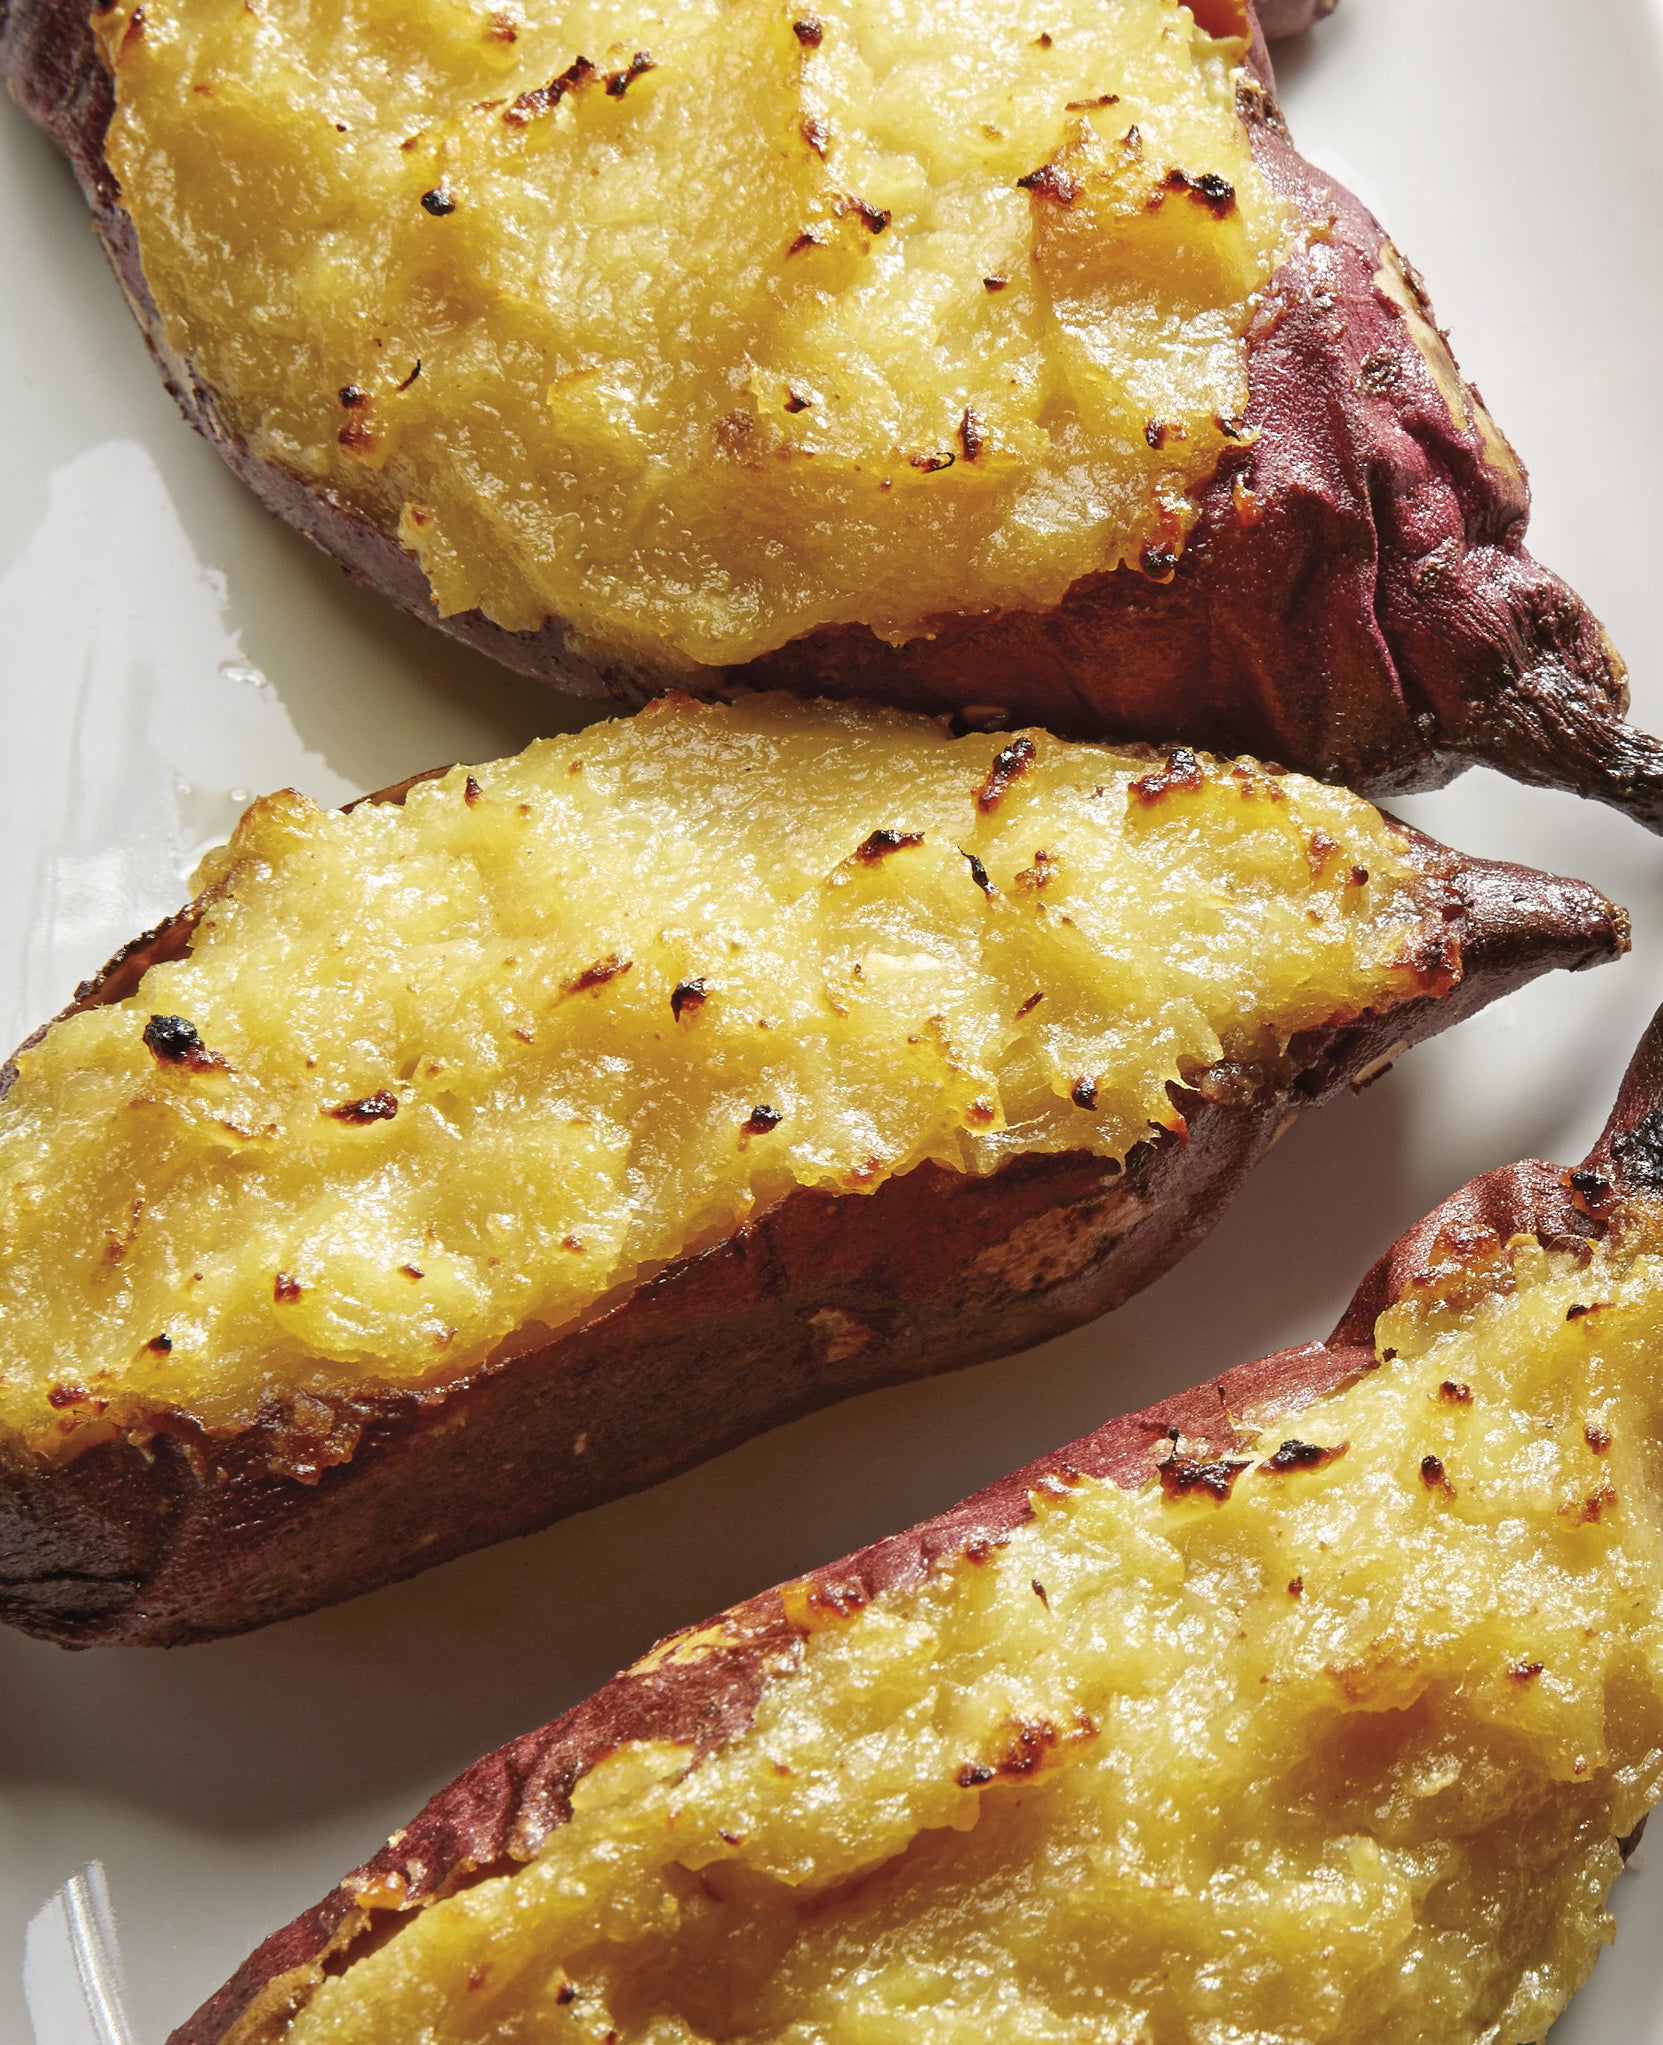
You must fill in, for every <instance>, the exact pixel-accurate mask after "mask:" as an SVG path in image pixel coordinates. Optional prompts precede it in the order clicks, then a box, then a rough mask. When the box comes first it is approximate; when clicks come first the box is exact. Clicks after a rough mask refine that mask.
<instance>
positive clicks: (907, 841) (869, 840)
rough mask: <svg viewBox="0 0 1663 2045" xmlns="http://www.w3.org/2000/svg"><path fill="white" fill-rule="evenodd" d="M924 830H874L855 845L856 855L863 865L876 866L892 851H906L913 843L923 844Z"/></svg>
mask: <svg viewBox="0 0 1663 2045" xmlns="http://www.w3.org/2000/svg"><path fill="white" fill-rule="evenodd" d="M923 842H924V833H923V832H922V831H891V830H881V831H873V832H872V833H871V834H870V836H868V837H866V838H863V839H862V840H861V842H860V843H859V844H858V845H857V846H856V847H855V852H854V856H855V858H856V859H858V860H859V861H860V863H861V865H862V866H876V865H877V863H878V861H879V860H880V859H887V858H888V857H889V855H890V853H892V852H904V851H906V850H907V848H908V847H909V846H911V845H922V844H923Z"/></svg>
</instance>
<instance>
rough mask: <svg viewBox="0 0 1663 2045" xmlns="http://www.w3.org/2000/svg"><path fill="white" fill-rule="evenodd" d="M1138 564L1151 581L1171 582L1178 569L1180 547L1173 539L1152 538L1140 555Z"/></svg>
mask: <svg viewBox="0 0 1663 2045" xmlns="http://www.w3.org/2000/svg"><path fill="white" fill-rule="evenodd" d="M1138 566H1139V567H1140V568H1141V569H1142V570H1143V572H1144V574H1145V575H1147V576H1148V577H1149V579H1150V581H1151V582H1170V581H1171V580H1172V578H1173V576H1174V575H1175V574H1176V573H1177V570H1178V549H1177V547H1176V546H1174V544H1173V543H1172V541H1171V540H1151V541H1150V542H1149V544H1148V546H1146V547H1145V548H1144V550H1143V552H1142V553H1141V554H1140V555H1139V556H1138Z"/></svg>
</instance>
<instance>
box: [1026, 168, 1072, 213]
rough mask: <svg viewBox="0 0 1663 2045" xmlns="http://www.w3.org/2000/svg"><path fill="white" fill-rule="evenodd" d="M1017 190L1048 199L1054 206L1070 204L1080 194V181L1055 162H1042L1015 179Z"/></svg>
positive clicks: (1037, 197)
mask: <svg viewBox="0 0 1663 2045" xmlns="http://www.w3.org/2000/svg"><path fill="white" fill-rule="evenodd" d="M1016 188H1017V190H1018V191H1019V192H1031V193H1032V194H1033V196H1034V197H1035V198H1036V199H1049V200H1050V201H1051V203H1052V204H1053V205H1054V206H1072V205H1073V203H1074V201H1075V200H1076V199H1077V198H1078V197H1079V196H1080V181H1079V179H1078V178H1075V177H1070V176H1069V174H1068V172H1067V171H1066V170H1064V169H1063V168H1062V166H1061V165H1060V164H1056V163H1042V164H1041V165H1040V167H1039V168H1038V170H1031V171H1029V172H1028V174H1027V176H1026V177H1020V178H1018V179H1017V181H1016Z"/></svg>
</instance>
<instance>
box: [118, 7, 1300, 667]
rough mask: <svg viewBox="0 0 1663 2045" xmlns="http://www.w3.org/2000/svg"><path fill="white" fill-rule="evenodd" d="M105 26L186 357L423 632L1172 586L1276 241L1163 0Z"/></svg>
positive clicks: (789, 620) (183, 19)
mask: <svg viewBox="0 0 1663 2045" xmlns="http://www.w3.org/2000/svg"><path fill="white" fill-rule="evenodd" d="M1216 11H1217V12H1218V13H1220V14H1223V15H1225V16H1228V15H1229V13H1230V9H1229V8H1228V7H1224V8H1221V9H1218V10H1216ZM141 14H142V20H141V19H140V16H141ZM97 21H98V25H99V28H100V31H101V33H102V34H103V36H104V40H105V46H106V48H107V50H108V51H109V52H110V55H111V59H112V62H113V65H114V69H115V75H116V81H117V94H118V107H117V116H116V120H115V123H114V126H113V128H112V130H111V134H110V138H109V144H108V154H109V159H110V162H111V164H112V166H113V168H114V169H115V171H116V173H117V175H118V177H119V179H120V181H121V186H122V192H123V196H124V200H125V203H126V205H127V208H128V210H129V212H130V213H131V214H132V216H133V218H134V220H135V222H136V223H137V226H138V231H139V239H140V246H141V250H142V253H143V260H144V267H145V272H146V275H147V277H148V278H149V280H150V282H151V285H152V287H153V290H154V292H155V296H156V299H157V302H158V304H159V305H160V307H161V309H162V311H163V314H164V315H165V317H166V320H167V323H168V331H169V335H170V337H171V339H172V341H173V343H174V345H175V346H176V347H178V348H179V349H180V350H181V351H182V352H184V353H186V354H188V355H189V356H190V357H191V358H192V359H193V360H194V362H195V363H196V365H197V367H198V368H199V370H200V371H201V373H202V374H203V376H204V377H205V378H206V380H207V382H208V383H209V384H210V385H211V386H212V388H213V389H214V390H215V391H216V392H217V393H218V394H219V396H220V398H221V399H222V401H223V404H224V409H225V412H226V416H227V419H228V421H229V423H230V425H231V427H232V428H233V430H234V431H235V433H236V434H237V435H238V436H239V437H241V438H243V439H245V440H246V441H247V442H248V443H249V444H250V445H251V446H252V448H253V450H254V451H255V452H256V453H257V454H260V455H263V456H266V457H269V458H270V459H272V460H273V461H276V462H278V463H280V464H281V465H283V466H284V467H286V468H288V469H290V470H293V471H294V472H296V473H298V474H299V475H300V476H302V477H304V478H305V479H306V480H307V481H309V482H310V483H312V484H314V485H315V486H317V487H320V488H322V489H324V490H326V491H328V492H330V493H332V494H333V495H335V496H336V497H338V498H339V499H341V500H342V501H344V502H345V503H347V504H349V505H351V506H353V507H355V508H356V509H358V510H359V511H361V512H363V513H364V514H365V515H366V516H368V517H369V518H370V519H371V520H372V521H373V522H374V523H376V524H377V525H379V526H380V527H381V528H382V530H384V531H386V532H388V533H397V534H398V535H399V536H400V537H401V538H402V539H403V541H404V543H405V544H406V545H407V546H409V547H411V548H413V549H414V550H415V551H416V552H417V554H418V555H419V556H420V559H421V562H422V565H423V567H424V568H425V569H426V571H427V573H428V575H429V577H430V579H431V581H432V583H433V587H434V593H435V597H436V600H437V602H438V605H439V608H440V609H441V611H443V612H445V613H447V614H448V613H452V612H456V611H461V610H466V609H468V608H470V607H472V606H475V605H477V606H479V607H480V608H481V609H483V610H484V612H485V613H486V615H487V616H488V617H490V618H492V619H493V620H495V621H496V622H497V623H499V624H502V625H506V626H510V627H514V628H521V629H525V628H532V627H535V626H538V625H540V624H542V623H543V621H544V620H545V619H547V618H549V617H550V616H556V617H564V618H566V619H569V620H571V621H573V623H574V624H575V626H576V628H577V631H578V634H579V636H580V639H581V640H582V641H584V642H586V643H587V644H588V645H589V646H590V647H591V648H593V649H596V650H599V651H606V652H622V653H626V654H635V655H640V656H646V657H649V658H650V659H652V660H653V661H655V662H658V663H668V664H670V665H672V666H674V665H682V666H688V665H690V664H691V663H693V662H722V661H737V660H743V659H746V658H748V657H749V656H751V655H754V654H757V653H760V652H763V651H765V650H767V649H768V648H771V647H774V646H778V645H780V644H782V643H783V642H784V641H786V640H787V639H790V638H792V637H794V636H795V635H797V634H799V633H801V632H804V631H806V630H808V629H809V628H810V627H812V626H814V625H817V624H821V623H825V622H828V621H843V620H854V621H859V622H864V623H867V624H870V625H871V626H872V627H873V628H874V629H876V630H877V631H879V632H880V633H882V634H884V635H886V636H889V637H893V638H905V637H908V636H910V635H913V634H915V633H917V632H918V631H919V630H920V629H921V628H922V626H923V625H924V622H925V621H926V620H927V619H929V618H930V617H931V616H932V615H939V614H941V613H944V612H950V611H960V610H966V611H974V610H979V609H983V608H987V607H992V606H999V605H1015V606H1026V607H1038V606H1043V605H1045V604H1049V603H1052V602H1054V601H1056V600H1057V599H1058V598H1059V597H1060V596H1061V595H1062V593H1063V591H1064V590H1065V589H1066V588H1067V586H1068V585H1069V583H1071V582H1072V581H1074V580H1075V579H1076V578H1077V577H1079V576H1081V575H1084V574H1087V573H1090V572H1092V571H1095V570H1098V569H1105V568H1112V567H1115V566H1117V565H1119V564H1120V563H1122V562H1126V561H1131V562H1143V563H1145V564H1146V566H1147V567H1148V569H1149V572H1151V573H1153V574H1155V575H1157V576H1164V575H1165V574H1167V573H1168V572H1169V571H1170V568H1171V565H1172V562H1173V560H1174V559H1175V557H1176V554H1177V552H1178V550H1179V549H1180V548H1181V545H1182V541H1183V535H1184V533H1185V531H1186V530H1187V528H1188V526H1189V525H1190V524H1191V523H1192V522H1193V515H1194V514H1193V508H1192V506H1191V504H1190V501H1189V499H1188V497H1187V496H1186V492H1187V491H1188V490H1190V489H1192V488H1193V487H1194V486H1195V485H1197V484H1198V483H1200V482H1203V481H1205V480H1206V479H1207V478H1208V477H1209V476H1210V475H1211V474H1212V472H1213V470H1214V468H1215V466H1216V464H1217V460H1218V456H1219V453H1220V450H1221V449H1222V448H1223V447H1224V446H1225V445H1226V440H1227V436H1228V435H1229V434H1230V432H1231V431H1232V426H1231V422H1232V421H1233V420H1235V419H1236V418H1237V415H1239V414H1240V412H1241V410H1242V408H1243V406H1244V405H1245V403H1246V399H1247V371H1246V359H1245V352H1244V346H1243V341H1242V336H1243V333H1244V331H1245V328H1246V324H1247V321H1248V319H1249V317H1250V314H1251V309H1252V305H1251V301H1252V298H1253V294H1254V293H1255V292H1256V291H1257V290H1258V289H1259V288H1260V287H1261V286H1262V285H1263V284H1264V282H1265V281H1266V279H1267V278H1268V276H1269V274H1270V271H1271V269H1272V267H1273V265H1274V262H1275V260H1276V258H1277V255H1278V252H1279V250H1280V248H1281V246H1282V244H1283V242H1284V240H1285V238H1286V235H1287V233H1288V231H1289V229H1288V223H1287V222H1286V220H1285V219H1284V217H1283V214H1282V211H1281V209H1280V206H1279V204H1278V202H1276V201H1274V200H1273V199H1272V197H1271V195H1270V193H1269V191H1268V189H1267V187H1266V186H1265V185H1264V183H1263V180H1262V179H1261V177H1260V176H1259V174H1258V172H1257V171H1256V169H1255V168H1254V166H1253V163H1252V160H1251V156H1250V153H1249V148H1248V141H1247V136H1246V132H1245V130H1244V128H1243V126H1242V123H1241V121H1240V119H1239V117H1238V115H1237V112H1236V106H1235V95H1236V85H1237V77H1238V65H1239V62H1240V58H1241V55H1242V50H1243V45H1242V44H1241V42H1240V41H1239V40H1235V39H1225V38H1216V37H1214V36H1211V35H1208V34H1206V33H1205V32H1203V31H1202V30H1201V29H1199V28H1197V27H1196V25H1195V23H1194V21H1193V19H1192V17H1191V15H1190V13H1189V11H1188V9H1187V8H1184V7H1181V6H1179V5H1178V4H1177V0H993V4H988V0H904V4H899V0H825V4H824V5H821V4H819V0H815V5H814V8H813V9H812V10H811V9H810V8H809V6H808V0H803V6H802V7H801V8H797V7H794V6H789V5H785V4H771V0H658V4H656V5H654V4H652V0H507V4H503V5H489V4H487V5H479V4H466V0H420V4H403V0H401V4H397V5H392V4H389V0H339V4H337V5H333V6H328V7H322V6H318V5H316V4H314V0H259V4H258V5H257V6H256V5H250V4H246V0H144V5H143V7H142V9H140V8H139V7H137V6H136V5H135V4H133V0H118V4H117V5H115V6H114V7H112V8H110V9H109V10H108V11H107V12H104V13H101V14H100V15H99V16H98V17H97ZM649 64H650V68H647V66H648V65H649ZM574 67H576V68H574ZM1035 173H1038V179H1037V182H1033V179H1034V174H1035ZM1024 179H1027V180H1030V182H1029V183H1028V184H1026V185H1024V184H1023V182H1022V181H1023V180H1024ZM418 363H419V364H420V374H419V376H418V375H416V373H415V372H416V366H417V364H418ZM412 379H414V380H412ZM343 393H344V396H343V395H342V394H343Z"/></svg>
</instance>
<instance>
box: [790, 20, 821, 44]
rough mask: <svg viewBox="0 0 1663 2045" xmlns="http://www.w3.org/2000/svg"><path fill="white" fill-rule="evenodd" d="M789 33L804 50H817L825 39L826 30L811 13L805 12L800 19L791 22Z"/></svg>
mask: <svg viewBox="0 0 1663 2045" xmlns="http://www.w3.org/2000/svg"><path fill="white" fill-rule="evenodd" d="M791 33H792V34H793V35H794V36H795V37H796V38H797V40H798V42H800V43H801V44H802V46H803V48H804V49H805V50H817V49H819V47H820V45H821V43H822V42H823V41H824V40H825V35H826V31H825V29H824V28H823V27H822V26H821V24H820V22H819V20H818V19H817V18H816V17H815V16H814V15H812V14H805V15H804V16H803V18H802V20H801V21H794V22H793V23H792V24H791Z"/></svg>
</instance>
